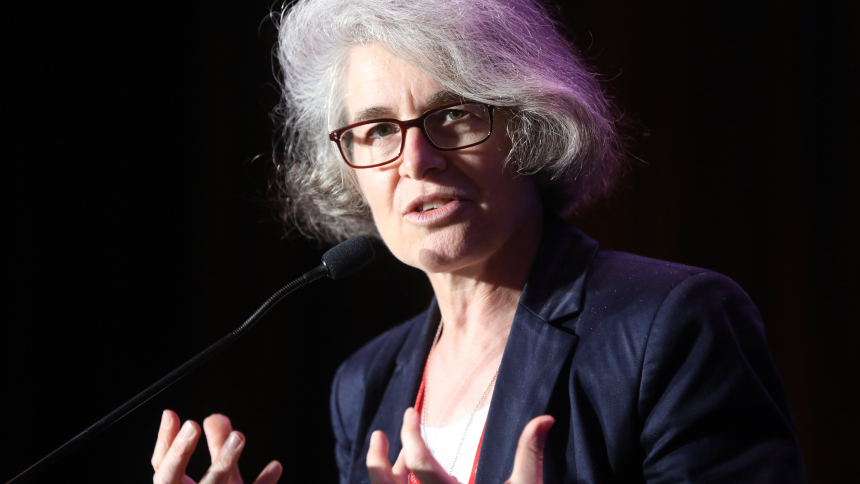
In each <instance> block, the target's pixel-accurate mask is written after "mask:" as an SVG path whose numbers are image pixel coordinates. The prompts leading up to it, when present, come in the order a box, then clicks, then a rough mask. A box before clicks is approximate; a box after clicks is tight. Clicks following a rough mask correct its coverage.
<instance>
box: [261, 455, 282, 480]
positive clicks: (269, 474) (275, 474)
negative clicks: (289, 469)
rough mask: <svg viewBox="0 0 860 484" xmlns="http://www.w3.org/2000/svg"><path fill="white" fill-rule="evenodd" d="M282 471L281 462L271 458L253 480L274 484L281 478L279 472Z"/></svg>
mask: <svg viewBox="0 0 860 484" xmlns="http://www.w3.org/2000/svg"><path fill="white" fill-rule="evenodd" d="M283 472H284V468H283V467H282V466H281V463H280V462H278V461H276V460H273V461H272V462H269V465H267V466H266V468H265V469H263V472H261V473H260V475H259V476H257V480H256V481H254V484H275V483H276V482H278V479H280V478H281V474H282V473H283Z"/></svg>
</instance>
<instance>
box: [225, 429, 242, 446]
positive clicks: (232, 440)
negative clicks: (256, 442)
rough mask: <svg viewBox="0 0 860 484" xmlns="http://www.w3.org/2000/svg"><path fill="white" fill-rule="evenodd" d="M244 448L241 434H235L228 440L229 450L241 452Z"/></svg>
mask: <svg viewBox="0 0 860 484" xmlns="http://www.w3.org/2000/svg"><path fill="white" fill-rule="evenodd" d="M240 447H242V439H241V438H239V434H237V433H236V432H233V433H231V434H230V438H229V439H227V448H228V449H230V450H239V448H240Z"/></svg>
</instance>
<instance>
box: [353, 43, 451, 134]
mask: <svg viewBox="0 0 860 484" xmlns="http://www.w3.org/2000/svg"><path fill="white" fill-rule="evenodd" d="M442 90H443V87H442V85H441V84H439V83H438V82H436V81H435V80H433V79H432V78H431V77H430V76H428V75H427V74H425V73H423V72H421V71H420V70H418V69H417V68H415V67H413V66H411V65H409V64H407V63H406V62H403V61H402V60H400V59H398V58H397V57H395V56H394V55H393V54H392V53H391V52H389V51H388V49H386V48H385V47H384V46H382V45H380V44H376V43H371V44H363V45H357V46H355V47H353V48H352V50H351V51H350V54H349V57H348V60H347V66H346V70H345V75H344V96H345V101H346V110H347V117H348V120H349V121H350V122H354V121H355V120H356V118H357V117H359V115H360V113H362V112H365V113H366V112H370V111H373V112H377V113H379V114H383V113H385V114H386V115H390V116H393V117H400V116H402V115H407V114H415V113H420V112H422V111H423V110H425V109H426V108H427V107H428V106H427V104H428V103H430V102H432V100H433V99H435V98H437V97H438V93H439V92H440V91H442ZM376 117H379V116H376Z"/></svg>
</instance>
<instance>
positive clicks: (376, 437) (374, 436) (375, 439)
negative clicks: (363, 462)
mask: <svg viewBox="0 0 860 484" xmlns="http://www.w3.org/2000/svg"><path fill="white" fill-rule="evenodd" d="M378 442H379V430H374V431H373V433H372V434H370V446H371V447H373V446H375V445H376V444H377V443H378Z"/></svg>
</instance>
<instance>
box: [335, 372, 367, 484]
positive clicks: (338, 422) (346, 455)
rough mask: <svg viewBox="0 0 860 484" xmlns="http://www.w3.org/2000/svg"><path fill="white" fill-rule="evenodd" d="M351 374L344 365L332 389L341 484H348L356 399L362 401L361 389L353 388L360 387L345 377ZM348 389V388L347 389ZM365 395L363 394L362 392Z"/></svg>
mask: <svg viewBox="0 0 860 484" xmlns="http://www.w3.org/2000/svg"><path fill="white" fill-rule="evenodd" d="M346 373H349V368H348V366H347V364H346V363H344V364H342V365H341V366H340V368H338V370H337V373H335V376H334V381H333V382H332V388H331V399H330V402H329V409H330V411H331V424H332V429H333V430H334V439H335V448H334V449H335V450H334V455H335V460H336V461H337V469H338V475H339V480H340V483H341V484H346V483H347V481H348V479H349V472H350V466H351V463H352V450H353V443H354V439H355V435H354V434H355V429H354V427H355V418H354V416H353V415H352V413H354V411H355V408H354V407H355V401H356V399H359V400H358V401H360V399H361V396H362V395H361V394H356V393H355V392H356V391H359V392H361V390H362V389H361V388H353V387H357V386H360V385H354V384H352V385H351V384H350V383H351V382H350V381H351V380H352V379H351V378H349V377H348V376H345V374H346ZM347 387H348V388H347ZM362 393H363V392H362Z"/></svg>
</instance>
